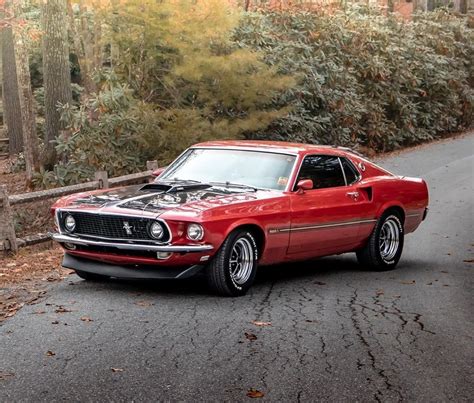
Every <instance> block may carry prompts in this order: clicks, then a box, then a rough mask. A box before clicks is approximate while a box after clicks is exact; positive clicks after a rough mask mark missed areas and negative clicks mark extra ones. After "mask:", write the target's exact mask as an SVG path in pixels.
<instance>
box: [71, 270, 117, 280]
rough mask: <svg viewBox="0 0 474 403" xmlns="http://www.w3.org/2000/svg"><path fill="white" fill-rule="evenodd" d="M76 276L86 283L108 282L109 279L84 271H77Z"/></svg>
mask: <svg viewBox="0 0 474 403" xmlns="http://www.w3.org/2000/svg"><path fill="white" fill-rule="evenodd" d="M75 272H76V274H77V275H78V276H79V277H80V278H82V279H83V280H86V281H107V280H108V279H109V277H107V276H101V275H100V274H94V273H88V272H86V271H82V270H75Z"/></svg>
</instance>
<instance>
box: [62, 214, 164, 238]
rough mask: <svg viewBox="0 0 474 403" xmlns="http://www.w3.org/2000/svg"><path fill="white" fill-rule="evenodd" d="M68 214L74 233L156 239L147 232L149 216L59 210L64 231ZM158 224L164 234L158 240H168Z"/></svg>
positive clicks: (106, 236) (104, 236) (150, 220)
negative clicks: (74, 223) (70, 217)
mask: <svg viewBox="0 0 474 403" xmlns="http://www.w3.org/2000/svg"><path fill="white" fill-rule="evenodd" d="M68 214H70V215H72V216H73V217H74V219H75V220H76V228H75V230H74V232H73V234H76V235H85V236H91V237H100V238H108V239H124V240H150V241H155V242H156V241H157V240H156V239H154V238H152V237H151V236H150V235H149V233H148V227H149V225H151V223H153V222H155V220H153V219H151V218H142V217H127V216H116V215H105V214H104V215H102V214H93V213H84V212H77V211H68V212H61V216H60V220H59V221H60V223H61V229H62V230H63V231H66V229H65V228H64V218H65V217H66V215H68ZM160 224H161V226H162V227H163V230H164V234H163V238H162V239H160V240H159V241H160V242H168V241H169V240H170V234H169V231H168V229H167V227H166V226H165V225H163V223H161V222H160ZM127 228H128V231H127ZM66 232H67V231H66Z"/></svg>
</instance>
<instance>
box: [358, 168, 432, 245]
mask: <svg viewBox="0 0 474 403" xmlns="http://www.w3.org/2000/svg"><path fill="white" fill-rule="evenodd" d="M360 186H361V187H371V188H372V192H373V195H372V197H373V203H374V210H375V213H376V217H377V218H378V217H380V216H381V215H382V214H383V213H384V212H385V211H386V210H388V209H389V208H391V207H399V208H401V209H403V212H404V215H405V221H404V228H405V233H410V232H413V231H415V229H416V228H418V226H419V225H420V223H421V222H422V220H423V214H424V211H425V208H426V207H427V206H428V201H429V200H428V187H427V185H426V182H425V181H424V180H423V179H420V178H408V177H399V176H388V175H387V176H376V177H371V178H367V179H365V180H362V181H361V182H360ZM365 235H366V236H369V235H370V231H369V233H368V234H365Z"/></svg>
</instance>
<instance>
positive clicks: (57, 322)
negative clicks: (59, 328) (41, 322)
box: [51, 320, 59, 325]
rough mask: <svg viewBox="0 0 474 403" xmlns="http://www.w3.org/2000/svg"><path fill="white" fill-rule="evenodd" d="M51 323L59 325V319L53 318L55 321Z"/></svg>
mask: <svg viewBox="0 0 474 403" xmlns="http://www.w3.org/2000/svg"><path fill="white" fill-rule="evenodd" d="M51 324H52V325H59V321H57V320H53V321H52V322H51Z"/></svg>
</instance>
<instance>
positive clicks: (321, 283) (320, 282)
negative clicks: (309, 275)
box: [314, 281, 326, 285]
mask: <svg viewBox="0 0 474 403" xmlns="http://www.w3.org/2000/svg"><path fill="white" fill-rule="evenodd" d="M314 284H317V285H326V283H323V282H322V281H315V282H314Z"/></svg>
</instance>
